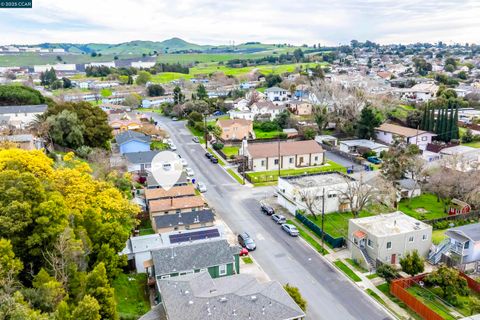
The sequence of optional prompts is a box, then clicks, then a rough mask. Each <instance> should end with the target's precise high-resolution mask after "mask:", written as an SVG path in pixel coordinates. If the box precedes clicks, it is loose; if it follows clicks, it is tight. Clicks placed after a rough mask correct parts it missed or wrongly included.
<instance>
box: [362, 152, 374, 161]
mask: <svg viewBox="0 0 480 320" xmlns="http://www.w3.org/2000/svg"><path fill="white" fill-rule="evenodd" d="M376 155H377V153H376V152H375V151H373V150H370V151H368V152H365V153H364V154H362V157H364V158H365V159H367V158H368V157H375V156H376Z"/></svg>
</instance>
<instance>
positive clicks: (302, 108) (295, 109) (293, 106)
mask: <svg viewBox="0 0 480 320" xmlns="http://www.w3.org/2000/svg"><path fill="white" fill-rule="evenodd" d="M285 106H286V107H287V108H288V109H289V110H290V111H291V112H292V113H293V114H295V115H297V116H309V115H311V114H312V112H313V105H312V104H311V103H310V102H308V101H303V100H290V101H288V102H287V103H286V104H285Z"/></svg>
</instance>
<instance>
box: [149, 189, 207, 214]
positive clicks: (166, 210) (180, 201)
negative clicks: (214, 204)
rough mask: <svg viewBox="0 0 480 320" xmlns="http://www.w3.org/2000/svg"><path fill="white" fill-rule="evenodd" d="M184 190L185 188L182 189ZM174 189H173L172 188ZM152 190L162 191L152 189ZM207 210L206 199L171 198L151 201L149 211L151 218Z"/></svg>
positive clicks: (192, 197) (199, 197)
mask: <svg viewBox="0 0 480 320" xmlns="http://www.w3.org/2000/svg"><path fill="white" fill-rule="evenodd" d="M180 188H184V187H180ZM172 189H173V188H172ZM152 190H161V189H160V188H159V189H152ZM204 208H206V202H205V199H203V197H202V196H185V197H178V198H177V197H169V198H164V199H157V200H150V201H149V211H150V215H151V216H156V215H163V214H172V213H180V212H187V211H196V210H200V209H204Z"/></svg>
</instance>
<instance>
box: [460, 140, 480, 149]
mask: <svg viewBox="0 0 480 320" xmlns="http://www.w3.org/2000/svg"><path fill="white" fill-rule="evenodd" d="M462 145H463V146H467V147H472V148H480V141H473V142H469V143H462Z"/></svg>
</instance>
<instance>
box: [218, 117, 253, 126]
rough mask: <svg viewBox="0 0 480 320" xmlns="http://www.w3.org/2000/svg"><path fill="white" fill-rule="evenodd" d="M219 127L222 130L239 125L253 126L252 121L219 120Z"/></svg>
mask: <svg viewBox="0 0 480 320" xmlns="http://www.w3.org/2000/svg"><path fill="white" fill-rule="evenodd" d="M217 122H218V125H219V126H220V127H222V128H226V127H231V126H233V125H234V124H239V125H241V126H250V125H252V120H245V119H218V120H217Z"/></svg>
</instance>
